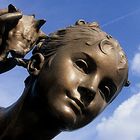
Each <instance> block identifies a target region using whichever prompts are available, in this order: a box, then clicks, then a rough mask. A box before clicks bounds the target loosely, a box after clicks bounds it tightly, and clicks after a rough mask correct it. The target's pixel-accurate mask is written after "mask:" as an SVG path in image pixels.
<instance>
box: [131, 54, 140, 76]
mask: <svg viewBox="0 0 140 140" xmlns="http://www.w3.org/2000/svg"><path fill="white" fill-rule="evenodd" d="M131 70H132V72H133V73H136V74H140V53H136V54H135V56H134V58H133V60H132V64H131Z"/></svg>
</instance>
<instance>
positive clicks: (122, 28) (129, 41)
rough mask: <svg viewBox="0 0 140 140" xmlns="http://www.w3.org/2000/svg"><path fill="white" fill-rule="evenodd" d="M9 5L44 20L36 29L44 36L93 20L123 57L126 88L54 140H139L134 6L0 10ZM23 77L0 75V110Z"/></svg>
mask: <svg viewBox="0 0 140 140" xmlns="http://www.w3.org/2000/svg"><path fill="white" fill-rule="evenodd" d="M10 3H12V4H13V5H15V6H16V7H17V8H19V9H21V10H22V11H23V14H35V15H36V18H38V19H40V18H44V19H46V20H47V23H46V24H45V25H44V27H43V28H42V29H43V31H44V32H45V33H46V34H49V33H51V32H54V31H56V30H57V29H61V28H63V27H66V26H69V25H72V24H74V23H75V21H76V20H78V19H85V20H86V21H88V22H92V21H97V22H98V23H99V24H100V26H101V28H102V29H103V30H104V31H106V32H107V33H109V34H111V35H112V36H113V37H114V38H116V39H117V40H118V41H119V42H120V44H121V46H122V47H123V49H124V51H125V52H126V55H127V57H128V61H129V80H130V81H131V86H130V87H128V88H124V89H123V90H122V92H121V94H120V95H119V96H118V97H117V98H116V100H115V101H114V102H113V103H112V104H111V105H110V106H108V107H107V108H106V109H105V111H104V112H103V113H102V114H101V115H100V116H99V117H97V119H96V120H95V121H93V122H92V123H90V124H89V125H87V126H86V127H84V128H82V129H79V130H76V131H73V132H64V133H61V134H60V135H58V136H57V137H56V138H54V140H71V139H74V140H93V139H94V140H112V139H113V140H124V139H126V140H140V125H139V124H140V119H139V117H140V80H139V79H140V1H139V0H133V1H130V0H116V1H113V0H106V1H104V0H0V8H1V9H2V8H5V7H7V6H8V4H10ZM27 75H28V73H27V72H26V70H24V69H22V68H14V69H13V70H11V71H9V72H7V73H4V74H1V75H0V105H1V106H8V105H10V104H12V103H13V102H15V101H16V100H17V99H18V98H19V97H20V95H21V93H22V91H23V88H24V83H23V81H24V79H25V78H26V77H27ZM5 85H6V86H5Z"/></svg>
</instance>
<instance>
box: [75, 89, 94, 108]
mask: <svg viewBox="0 0 140 140" xmlns="http://www.w3.org/2000/svg"><path fill="white" fill-rule="evenodd" d="M77 91H78V92H79V94H80V99H81V101H82V102H83V103H84V105H85V106H88V105H89V104H90V102H91V101H92V100H93V99H94V97H95V95H96V91H95V90H93V89H89V88H86V87H82V86H79V87H78V89H77Z"/></svg>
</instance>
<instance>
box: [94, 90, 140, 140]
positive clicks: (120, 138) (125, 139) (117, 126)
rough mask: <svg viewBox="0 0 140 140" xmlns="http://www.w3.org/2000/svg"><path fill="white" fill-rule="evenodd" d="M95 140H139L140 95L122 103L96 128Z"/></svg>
mask: <svg viewBox="0 0 140 140" xmlns="http://www.w3.org/2000/svg"><path fill="white" fill-rule="evenodd" d="M96 130H97V138H96V139H97V140H112V139H113V140H140V93H138V94H136V95H133V96H132V97H131V98H129V99H128V100H127V101H125V102H124V103H122V104H121V105H120V106H119V107H118V108H117V109H116V110H115V111H114V113H113V115H112V116H111V117H109V118H103V119H102V121H101V123H99V124H98V125H97V127H96Z"/></svg>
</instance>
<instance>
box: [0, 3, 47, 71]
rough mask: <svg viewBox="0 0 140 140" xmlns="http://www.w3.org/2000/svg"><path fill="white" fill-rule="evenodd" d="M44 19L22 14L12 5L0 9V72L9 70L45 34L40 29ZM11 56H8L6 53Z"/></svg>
mask: <svg viewBox="0 0 140 140" xmlns="http://www.w3.org/2000/svg"><path fill="white" fill-rule="evenodd" d="M45 22H46V21H45V20H43V19H42V20H35V16H34V15H33V16H27V15H22V13H21V12H20V11H19V10H17V9H16V8H15V7H14V6H13V5H11V4H10V5H9V6H8V9H5V10H2V11H0V25H1V27H0V67H1V69H0V73H2V72H5V71H7V70H10V69H11V68H13V67H14V66H16V65H18V61H20V63H21V61H22V59H19V58H24V56H25V55H26V54H27V53H28V52H29V51H30V50H32V49H33V47H34V46H35V45H36V44H37V43H38V42H40V40H42V39H44V38H46V37H47V36H46V35H45V34H44V33H43V32H42V31H41V30H40V28H41V26H42V25H43V24H44V23H45ZM9 53H10V55H11V56H12V57H10V58H8V55H9Z"/></svg>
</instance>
